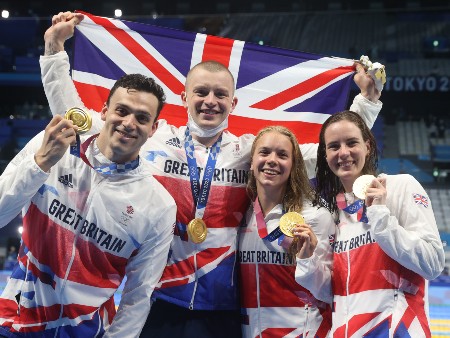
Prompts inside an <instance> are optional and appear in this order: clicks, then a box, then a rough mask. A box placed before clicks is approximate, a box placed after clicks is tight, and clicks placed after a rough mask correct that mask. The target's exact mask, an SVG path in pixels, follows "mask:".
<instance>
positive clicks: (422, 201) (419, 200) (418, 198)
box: [413, 194, 428, 208]
mask: <svg viewBox="0 0 450 338" xmlns="http://www.w3.org/2000/svg"><path fill="white" fill-rule="evenodd" d="M413 197H414V202H416V204H419V205H423V206H424V207H425V208H428V198H427V197H426V196H423V195H421V194H413Z"/></svg>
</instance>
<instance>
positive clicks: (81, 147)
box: [70, 134, 139, 175]
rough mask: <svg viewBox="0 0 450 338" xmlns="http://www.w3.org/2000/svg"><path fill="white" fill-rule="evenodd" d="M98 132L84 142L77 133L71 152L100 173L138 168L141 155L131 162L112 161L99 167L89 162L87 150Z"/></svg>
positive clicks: (108, 173) (109, 173) (107, 173)
mask: <svg viewBox="0 0 450 338" xmlns="http://www.w3.org/2000/svg"><path fill="white" fill-rule="evenodd" d="M97 136H98V134H95V135H92V136H90V137H89V138H88V139H87V140H86V141H84V142H83V143H81V142H80V136H79V135H78V134H77V142H76V144H75V145H71V146H70V154H71V155H74V156H76V157H79V158H81V159H82V160H83V162H84V163H86V164H87V165H88V166H90V167H91V168H92V169H94V170H95V171H97V172H99V173H100V174H104V175H112V174H117V173H124V172H126V171H130V170H133V169H136V168H137V167H138V165H139V156H138V157H137V158H136V159H135V160H133V161H130V162H127V163H123V164H117V163H114V162H112V163H110V164H106V165H102V166H99V167H94V166H93V165H92V164H91V162H89V160H88V158H87V157H86V150H87V148H88V147H89V145H90V144H91V143H92V141H94V140H95V139H96V138H97Z"/></svg>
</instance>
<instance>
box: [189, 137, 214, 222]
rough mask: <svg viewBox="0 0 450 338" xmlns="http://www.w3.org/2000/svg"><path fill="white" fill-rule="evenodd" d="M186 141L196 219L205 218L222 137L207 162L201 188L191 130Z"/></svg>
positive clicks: (211, 151) (212, 149)
mask: <svg viewBox="0 0 450 338" xmlns="http://www.w3.org/2000/svg"><path fill="white" fill-rule="evenodd" d="M185 136H186V137H185V140H184V150H185V151H186V159H187V163H188V168H189V180H190V182H191V191H192V198H193V199H194V203H195V217H196V218H203V215H204V214H205V208H206V203H207V202H208V196H209V191H210V189H211V184H212V179H213V176H214V168H215V167H216V162H217V156H218V155H219V151H220V145H221V142H222V135H220V137H219V139H218V140H217V141H216V142H215V143H214V144H213V146H212V147H211V150H210V152H209V155H208V161H207V162H206V167H205V169H204V170H205V173H204V174H203V181H202V185H201V186H200V175H199V172H198V170H197V161H196V159H195V154H194V150H195V148H194V142H193V141H192V135H191V133H190V132H189V128H186V132H185Z"/></svg>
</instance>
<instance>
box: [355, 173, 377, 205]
mask: <svg viewBox="0 0 450 338" xmlns="http://www.w3.org/2000/svg"><path fill="white" fill-rule="evenodd" d="M374 178H375V176H373V175H361V176H359V177H358V178H357V179H356V180H355V182H353V193H354V194H355V196H356V197H358V198H359V199H361V200H365V199H366V192H367V188H368V187H369V185H370V184H371V183H372V181H373V179H374Z"/></svg>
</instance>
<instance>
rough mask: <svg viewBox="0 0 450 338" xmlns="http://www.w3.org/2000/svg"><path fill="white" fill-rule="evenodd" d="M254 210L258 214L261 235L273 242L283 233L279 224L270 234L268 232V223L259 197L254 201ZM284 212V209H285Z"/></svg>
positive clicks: (257, 219)
mask: <svg viewBox="0 0 450 338" xmlns="http://www.w3.org/2000/svg"><path fill="white" fill-rule="evenodd" d="M253 211H254V212H255V216H256V226H257V228H258V234H259V237H261V238H262V239H265V240H268V241H269V242H273V241H274V240H276V239H278V238H280V237H281V236H282V235H283V232H281V230H280V227H279V226H277V228H276V229H275V230H273V231H272V232H271V233H270V234H269V233H268V232H267V224H266V221H265V220H264V216H263V212H262V210H261V206H260V205H259V201H258V198H256V199H255V201H254V202H253ZM283 214H284V211H283Z"/></svg>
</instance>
